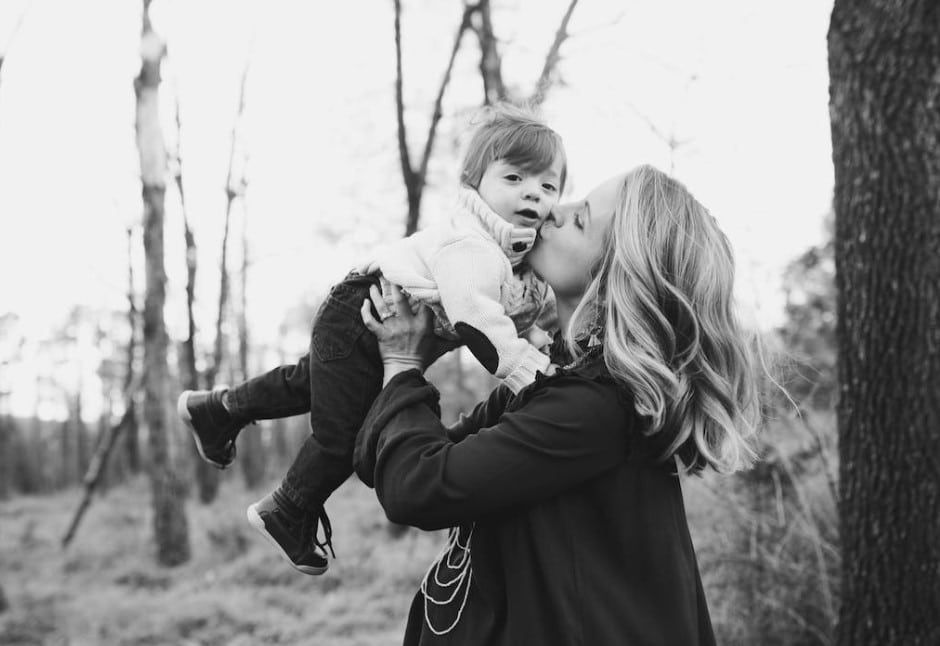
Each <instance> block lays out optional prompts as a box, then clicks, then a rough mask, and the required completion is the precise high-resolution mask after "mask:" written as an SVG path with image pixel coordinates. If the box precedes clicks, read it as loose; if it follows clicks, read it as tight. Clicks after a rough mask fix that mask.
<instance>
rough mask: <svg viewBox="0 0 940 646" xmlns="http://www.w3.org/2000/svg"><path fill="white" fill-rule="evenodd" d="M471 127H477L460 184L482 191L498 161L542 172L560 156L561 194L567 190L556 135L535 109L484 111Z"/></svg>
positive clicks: (494, 108)
mask: <svg viewBox="0 0 940 646" xmlns="http://www.w3.org/2000/svg"><path fill="white" fill-rule="evenodd" d="M471 124H473V125H477V124H478V125H477V127H476V131H475V132H474V133H473V137H472V138H471V139H470V144H469V146H468V147H467V153H466V155H464V159H463V167H462V169H461V172H460V182H461V183H462V184H464V185H465V186H468V187H470V188H474V189H475V188H479V186H480V181H481V180H482V179H483V173H484V172H486V168H487V166H489V165H490V164H491V163H493V162H494V161H497V160H503V161H505V162H507V163H509V164H514V165H517V166H519V167H520V168H521V169H522V170H524V171H526V172H533V173H541V172H542V171H544V170H545V169H547V168H549V167H551V165H552V164H553V163H555V160H557V159H558V158H559V157H560V158H561V160H562V168H561V177H560V178H559V182H558V192H559V193H561V191H563V190H564V188H565V179H566V176H567V174H568V161H567V157H566V156H565V147H564V145H562V142H561V137H560V136H559V134H558V133H557V132H555V131H554V130H552V129H551V128H549V127H548V126H547V125H545V123H544V122H543V121H542V120H541V119H540V118H539V116H538V114H537V113H536V112H535V110H534V109H532V108H530V107H526V106H519V105H513V104H510V103H498V104H496V105H493V106H489V107H487V108H483V110H481V112H480V116H478V117H476V118H474V120H473V121H471Z"/></svg>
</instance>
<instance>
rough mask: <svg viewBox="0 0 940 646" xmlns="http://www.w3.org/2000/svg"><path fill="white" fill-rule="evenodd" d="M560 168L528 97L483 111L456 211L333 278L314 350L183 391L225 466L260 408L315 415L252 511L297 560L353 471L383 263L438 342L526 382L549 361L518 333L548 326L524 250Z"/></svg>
mask: <svg viewBox="0 0 940 646" xmlns="http://www.w3.org/2000/svg"><path fill="white" fill-rule="evenodd" d="M565 176H566V160H565V152H564V148H563V146H562V142H561V138H560V137H559V136H558V134H557V133H555V132H554V131H553V130H551V129H550V128H548V127H547V126H546V125H545V124H544V123H542V122H541V121H540V120H539V119H537V118H536V117H535V116H534V115H533V114H531V113H530V112H528V111H527V110H525V109H522V108H517V107H513V106H509V105H501V106H497V107H495V108H490V109H488V112H487V113H486V114H485V118H484V120H483V122H482V123H481V124H480V125H479V126H478V128H477V130H476V131H475V133H474V135H473V137H472V138H471V141H470V144H469V147H468V150H467V153H466V156H465V157H464V161H463V166H462V172H461V187H460V189H459V195H458V199H457V204H456V208H455V209H454V212H453V213H452V214H451V217H450V218H449V221H448V222H447V223H446V224H443V225H440V226H431V227H427V228H425V229H423V230H421V231H419V232H417V233H415V234H413V235H411V236H409V237H407V238H403V239H400V240H397V241H395V242H392V243H390V244H388V245H386V246H384V247H383V248H380V249H379V250H378V252H377V253H376V254H375V256H374V257H373V258H371V259H370V261H369V262H367V263H365V264H364V265H363V266H362V268H361V270H362V271H361V272H360V271H353V272H351V273H350V274H349V275H348V276H347V277H346V278H345V279H344V280H343V281H342V282H340V283H339V284H337V285H335V286H334V287H333V288H332V290H331V291H330V295H329V297H328V298H327V300H326V301H325V303H324V304H323V305H322V306H321V307H320V310H319V311H318V313H317V316H316V319H315V321H314V324H313V332H312V336H311V341H310V350H309V352H308V354H306V355H305V356H304V357H302V358H301V359H300V360H299V361H298V362H297V363H296V364H294V365H285V366H281V367H279V368H275V369H274V370H272V371H270V372H268V373H266V374H264V375H262V376H260V377H255V378H252V379H249V380H248V381H245V382H243V383H241V384H239V385H237V386H235V387H233V388H230V389H227V390H215V391H211V392H210V391H186V392H184V393H182V394H181V395H180V397H179V401H178V404H177V410H178V412H179V415H180V418H181V419H182V420H183V422H184V423H185V424H186V426H187V427H188V428H189V429H190V430H191V432H192V434H193V438H194V439H195V442H196V447H197V449H198V451H199V455H200V456H201V457H202V458H203V459H204V460H206V461H207V462H209V463H210V464H212V465H213V466H215V467H218V468H220V469H224V468H226V467H227V466H229V465H230V464H231V463H232V461H233V460H234V458H235V439H236V437H237V436H238V433H239V431H241V429H242V428H244V427H245V426H246V425H248V424H249V423H251V422H252V421H253V420H259V419H274V418H280V417H288V416H291V415H299V414H301V413H306V412H309V413H310V428H311V435H310V436H309V437H308V438H307V439H306V441H305V442H304V444H303V446H302V447H301V449H300V451H299V452H298V454H297V457H296V458H295V460H294V462H293V464H292V465H291V467H290V468H289V470H288V472H287V475H286V476H285V477H284V479H283V481H282V482H281V484H280V485H279V486H278V487H277V488H276V489H275V490H274V491H273V492H271V493H270V494H268V495H267V496H265V497H264V498H262V499H261V500H259V501H258V502H256V503H254V504H252V505H251V506H250V507H249V508H248V512H247V514H248V519H249V522H251V524H252V525H253V526H254V527H255V528H256V529H257V530H258V531H259V532H260V533H261V534H262V535H263V536H264V537H265V538H266V539H268V540H269V541H270V542H271V543H272V544H273V545H274V546H275V547H276V548H277V549H278V551H279V552H280V553H281V554H282V555H283V556H284V557H285V558H287V560H288V561H290V563H291V565H292V566H293V567H294V568H296V569H297V570H299V571H301V572H303V573H305V574H322V573H323V572H325V571H326V569H327V566H328V561H327V557H326V550H325V548H326V547H329V548H330V551H331V552H332V545H331V534H332V531H331V528H330V524H329V518H328V517H327V515H326V513H325V511H324V509H323V504H324V502H325V501H326V499H327V497H328V496H329V495H330V494H331V493H332V492H333V491H334V490H335V489H336V488H337V487H339V485H340V484H342V483H343V482H344V481H345V480H346V478H347V477H349V475H350V474H351V473H352V451H353V445H354V442H355V437H356V434H357V432H358V431H359V427H360V426H361V424H362V422H363V420H364V419H365V416H366V413H367V412H368V411H369V408H370V406H371V404H372V402H373V401H374V399H375V398H376V397H377V395H378V393H379V391H380V390H381V388H382V376H383V368H382V359H381V357H380V355H379V351H378V346H377V344H376V339H375V336H374V335H373V334H372V333H371V332H369V331H368V330H367V329H366V328H365V326H364V325H363V323H362V319H361V316H360V308H361V307H362V304H363V301H364V299H367V298H369V288H370V286H372V285H378V284H379V275H381V276H382V277H383V278H384V279H385V280H387V281H388V282H389V283H394V284H397V285H400V286H401V287H402V291H403V293H405V294H407V296H408V298H409V300H410V301H411V302H412V305H413V306H417V304H418V303H424V304H427V305H428V306H430V308H431V309H432V311H433V313H434V331H435V334H436V335H437V336H438V337H440V339H441V341H442V346H441V347H442V348H443V347H445V344H446V345H449V347H451V348H452V347H457V346H459V345H466V346H467V348H468V349H469V350H470V351H471V352H472V353H473V355H474V356H475V357H476V358H477V360H478V361H479V362H480V363H481V364H482V365H483V366H484V367H485V368H486V369H487V370H488V371H489V372H490V373H492V374H494V375H495V376H497V377H499V378H500V379H502V380H503V382H504V383H505V384H506V385H507V386H508V387H509V388H510V389H511V390H512V391H513V392H518V391H519V390H520V389H521V388H523V387H524V386H526V385H528V384H529V383H531V382H533V381H534V380H535V374H536V372H538V371H542V372H546V371H547V369H548V367H549V359H548V357H547V355H545V354H544V353H542V352H541V351H539V350H538V349H537V348H536V347H534V346H533V345H532V344H530V343H529V342H528V341H526V340H525V338H524V337H525V335H527V334H529V333H531V332H533V331H535V330H537V329H542V330H547V329H548V328H550V327H552V326H553V324H554V316H555V311H554V297H553V296H552V294H551V291H550V289H549V288H548V286H547V285H546V284H545V283H544V282H542V280H541V279H539V278H538V277H536V276H535V275H534V274H533V273H532V271H531V270H529V269H528V268H526V267H525V266H524V265H523V264H522V260H523V258H524V256H525V254H526V253H527V252H528V251H529V250H530V249H531V248H532V244H533V243H534V242H535V237H536V230H537V227H538V226H539V225H540V224H541V222H542V221H543V220H544V219H545V217H546V216H547V215H548V213H549V211H550V210H551V208H552V207H553V206H554V205H555V203H556V202H557V201H558V196H559V194H560V192H561V190H562V189H563V188H564V183H565ZM373 313H374V314H375V315H376V316H377V317H378V315H377V313H375V312H373ZM318 524H322V526H323V536H324V538H323V540H322V541H321V540H320V539H319V537H318V531H317V525H318ZM334 556H335V555H334Z"/></svg>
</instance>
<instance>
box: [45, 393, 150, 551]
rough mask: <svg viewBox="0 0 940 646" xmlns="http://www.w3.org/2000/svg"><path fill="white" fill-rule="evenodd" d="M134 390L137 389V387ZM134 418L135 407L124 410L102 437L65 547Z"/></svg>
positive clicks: (85, 480)
mask: <svg viewBox="0 0 940 646" xmlns="http://www.w3.org/2000/svg"><path fill="white" fill-rule="evenodd" d="M134 390H136V388H135V389H134ZM128 395H129V397H133V396H134V393H133V392H131V393H128ZM133 418H134V409H133V407H129V408H127V409H126V410H125V411H124V415H123V416H122V417H121V421H120V422H118V423H117V424H115V425H113V426H108V428H107V430H106V432H105V436H104V437H103V438H101V441H100V442H99V444H98V449H97V450H96V451H95V454H94V456H92V459H91V464H90V465H89V467H88V472H87V473H86V474H85V479H84V486H85V492H84V494H83V495H82V499H81V502H79V504H78V508H77V509H76V510H75V514H74V515H73V516H72V522H71V523H69V528H68V530H66V532H65V535H64V536H63V537H62V547H63V548H64V547H68V546H69V543H71V542H72V539H73V538H75V533H76V532H77V531H78V527H79V524H80V523H81V522H82V518H83V517H84V516H85V512H86V511H88V507H89V505H91V499H92V496H93V495H94V493H95V489H96V488H97V487H98V484H99V483H100V481H101V476H102V475H103V474H104V472H105V467H106V466H107V464H108V458H109V457H110V456H111V452H112V450H113V449H114V446H115V444H116V443H117V440H118V438H119V437H120V436H121V431H122V430H124V429H125V428H127V426H128V425H130V424H131V423H132V420H133Z"/></svg>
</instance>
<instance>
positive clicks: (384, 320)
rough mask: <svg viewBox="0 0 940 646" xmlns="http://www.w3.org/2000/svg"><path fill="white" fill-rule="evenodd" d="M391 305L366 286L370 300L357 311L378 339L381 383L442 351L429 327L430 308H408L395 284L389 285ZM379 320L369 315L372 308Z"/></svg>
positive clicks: (375, 290)
mask: <svg viewBox="0 0 940 646" xmlns="http://www.w3.org/2000/svg"><path fill="white" fill-rule="evenodd" d="M389 293H390V294H391V300H392V304H391V305H389V304H388V303H387V302H385V299H384V298H383V297H382V292H381V291H380V290H379V288H378V287H376V286H375V285H373V286H372V287H370V288H369V295H370V296H371V299H372V300H371V302H370V301H369V299H366V300H364V301H363V302H362V307H361V308H360V310H359V313H360V315H361V316H362V322H363V323H364V324H365V326H366V328H367V329H368V330H369V331H370V332H372V333H373V334H374V335H375V338H376V339H377V340H378V342H379V353H380V354H381V355H382V363H383V364H384V366H385V378H384V380H383V384H382V385H385V384H387V383H388V382H389V380H390V379H391V378H392V377H394V376H395V375H396V374H398V373H399V372H404V371H406V370H411V369H412V368H417V369H418V370H422V371H423V370H424V368H425V367H426V366H427V365H428V364H430V363H431V362H433V361H434V360H435V359H437V357H439V356H440V355H441V354H442V352H441V351H440V348H439V347H438V346H439V344H437V343H435V337H434V334H433V330H432V326H431V310H430V309H429V308H428V307H426V306H425V305H421V306H420V307H419V308H418V310H417V312H414V313H413V312H412V311H411V306H410V305H409V303H408V299H406V298H405V297H404V295H403V294H402V293H401V289H400V288H399V287H398V286H397V285H390V286H389ZM373 306H374V307H375V311H376V312H378V314H379V317H380V320H376V318H375V317H374V316H373V315H372V307H373Z"/></svg>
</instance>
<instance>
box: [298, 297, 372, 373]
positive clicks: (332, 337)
mask: <svg viewBox="0 0 940 646" xmlns="http://www.w3.org/2000/svg"><path fill="white" fill-rule="evenodd" d="M355 299H356V296H355V294H354V290H346V289H340V288H334V289H333V291H331V292H330V296H329V297H328V298H327V302H326V303H325V304H324V306H323V309H322V310H321V311H320V315H319V316H318V317H317V322H316V323H315V325H314V330H313V338H312V339H311V346H313V351H314V352H316V355H317V358H318V359H319V360H320V361H324V362H327V361H336V360H337V359H345V358H346V357H348V356H349V355H350V354H352V351H353V347H354V346H355V345H356V342H357V341H358V340H359V337H360V336H362V334H363V333H364V332H365V331H366V327H365V324H363V322H362V318H361V315H360V314H359V310H358V308H357V307H356V306H355V305H353V303H352V301H353V300H355Z"/></svg>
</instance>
